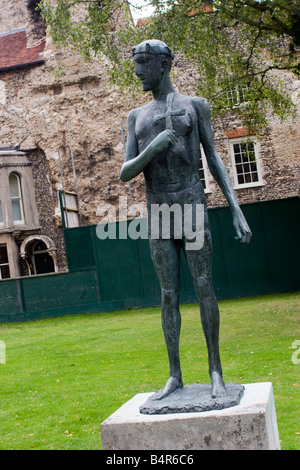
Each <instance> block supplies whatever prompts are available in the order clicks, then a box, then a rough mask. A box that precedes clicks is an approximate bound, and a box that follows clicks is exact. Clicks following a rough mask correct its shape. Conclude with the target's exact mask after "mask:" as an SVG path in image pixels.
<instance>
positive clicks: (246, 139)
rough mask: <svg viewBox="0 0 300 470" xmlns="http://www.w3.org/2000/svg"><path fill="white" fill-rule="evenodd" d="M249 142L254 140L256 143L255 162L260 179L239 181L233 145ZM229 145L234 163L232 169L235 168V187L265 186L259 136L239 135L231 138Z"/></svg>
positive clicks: (232, 162)
mask: <svg viewBox="0 0 300 470" xmlns="http://www.w3.org/2000/svg"><path fill="white" fill-rule="evenodd" d="M247 142H253V144H254V153H255V163H256V169H257V177H258V181H253V182H251V183H239V181H238V173H237V168H236V161H235V153H234V148H233V146H234V144H242V143H247ZM229 147H230V157H231V164H232V170H233V182H234V189H242V188H253V187H257V186H264V182H263V179H262V171H261V161H260V151H259V144H258V142H257V138H256V137H255V136H247V137H237V138H234V139H230V140H229Z"/></svg>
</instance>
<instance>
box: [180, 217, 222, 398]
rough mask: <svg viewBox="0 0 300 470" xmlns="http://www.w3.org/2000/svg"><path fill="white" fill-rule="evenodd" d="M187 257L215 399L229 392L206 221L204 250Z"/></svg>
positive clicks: (188, 253) (192, 251)
mask: <svg viewBox="0 0 300 470" xmlns="http://www.w3.org/2000/svg"><path fill="white" fill-rule="evenodd" d="M185 255H186V259H187V262H188V265H189V268H190V272H191V275H192V278H193V282H194V287H195V291H196V294H197V297H198V300H199V304H200V315H201V322H202V327H203V331H204V336H205V339H206V344H207V351H208V362H209V374H210V378H211V383H212V396H213V397H216V396H222V395H225V394H226V390H225V385H224V382H223V378H222V367H221V360H220V354H219V323H220V315H219V308H218V303H217V299H216V296H215V292H214V289H213V285H212V242H211V234H210V230H209V226H208V222H207V219H206V230H205V236H204V245H203V247H202V248H201V249H200V250H185Z"/></svg>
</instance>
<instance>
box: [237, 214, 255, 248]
mask: <svg viewBox="0 0 300 470" xmlns="http://www.w3.org/2000/svg"><path fill="white" fill-rule="evenodd" d="M233 225H234V228H235V231H236V234H237V236H236V237H235V239H236V240H238V241H239V242H240V243H243V244H245V243H249V242H250V240H251V237H252V233H251V230H250V228H249V225H248V224H247V221H246V219H245V217H244V214H243V213H242V211H241V210H238V211H237V212H236V213H235V214H234V215H233Z"/></svg>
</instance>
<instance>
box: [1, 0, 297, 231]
mask: <svg viewBox="0 0 300 470" xmlns="http://www.w3.org/2000/svg"><path fill="white" fill-rule="evenodd" d="M0 3H1V6H2V5H3V4H4V3H5V5H6V6H7V10H5V17H4V21H3V17H1V22H0V28H1V29H0V32H1V31H2V32H4V31H5V30H8V29H12V28H13V27H14V28H15V27H21V26H27V27H28V28H29V29H30V28H31V30H32V16H31V15H30V12H29V11H28V10H27V6H26V2H23V1H20V0H13V1H11V2H8V1H7V0H2V1H1V2H0ZM24 8H25V10H24ZM1 12H2V9H1ZM25 23H26V24H25ZM39 31H42V27H41V28H40V30H39ZM36 34H37V33H36ZM44 57H45V64H44V65H39V66H31V67H27V68H26V69H14V70H11V71H7V72H0V146H12V145H17V144H19V145H20V148H21V150H28V151H32V152H33V153H32V155H34V158H35V159H36V160H35V161H34V165H35V175H36V178H37V180H39V183H38V187H41V188H43V187H44V186H45V187H46V188H47V191H48V192H49V197H47V198H46V197H44V199H43V203H42V202H41V204H40V207H39V211H41V213H42V212H43V208H42V206H43V204H46V205H47V211H48V212H49V215H47V217H46V216H45V217H46V218H45V220H46V219H47V223H46V224H45V225H47V226H48V227H50V225H51V223H53V220H55V225H54V226H53V227H55V228H54V229H53V230H54V231H55V230H56V229H57V225H59V223H60V219H59V207H58V199H57V190H58V189H60V188H61V183H60V172H59V161H58V149H59V150H60V153H61V156H62V164H63V175H64V182H65V187H66V189H67V190H74V180H73V171H72V164H71V159H70V146H69V135H68V123H69V127H70V131H71V138H72V148H73V154H74V161H75V167H76V173H77V185H78V190H79V204H80V211H81V213H82V219H83V223H84V224H93V223H97V222H98V221H99V217H97V215H96V212H97V207H98V206H99V204H101V203H112V204H115V205H116V208H117V209H118V197H119V196H120V195H123V196H125V195H127V196H128V197H129V193H128V184H124V183H122V182H121V181H120V180H119V173H120V168H121V165H122V162H123V159H124V149H123V144H122V135H121V121H122V122H123V124H124V126H126V118H127V115H128V113H129V111H130V109H132V108H133V107H135V106H140V105H141V104H142V103H145V102H147V101H148V100H149V99H150V95H149V94H146V95H143V96H141V97H140V98H139V99H138V100H137V102H133V101H132V100H131V98H130V97H128V96H125V95H124V94H123V93H121V92H120V91H119V90H118V89H116V88H115V87H114V86H112V85H111V84H110V83H109V81H108V76H107V73H106V70H105V62H104V59H103V60H100V59H97V60H96V59H93V60H91V62H89V63H87V62H84V61H83V60H82V59H81V58H80V57H78V55H76V54H75V53H73V52H71V51H67V52H66V51H64V52H62V51H59V50H57V49H56V47H55V46H54V45H53V44H52V41H51V38H50V37H48V36H47V40H46V47H45V52H44ZM58 70H60V71H61V73H60V75H59V76H57V71H58ZM172 74H173V80H174V85H175V87H176V88H177V89H178V90H179V91H180V92H182V93H186V94H190V95H191V94H195V87H194V84H195V79H196V77H197V72H196V70H195V68H194V67H192V65H191V64H190V63H188V62H186V61H184V60H183V59H182V58H181V57H178V58H176V59H175V61H174V67H173V72H172ZM287 86H288V88H289V89H290V92H291V93H293V94H294V96H295V99H297V90H298V91H299V89H300V81H297V80H295V79H294V78H291V77H290V76H289V78H288V80H287ZM241 126H242V125H241V123H240V122H238V121H237V120H236V119H235V117H234V116H233V115H232V114H231V113H228V116H225V118H223V119H222V120H217V122H216V123H214V135H215V139H216V144H217V147H218V150H219V152H220V155H221V157H222V159H223V160H224V163H225V165H226V166H227V168H228V169H229V172H231V160H230V155H229V146H228V139H227V137H226V134H225V131H226V130H227V129H235V128H239V127H241ZM267 131H268V132H265V135H262V136H261V140H260V147H261V158H262V170H263V178H264V181H265V186H262V187H258V188H251V189H249V188H248V189H239V190H237V192H236V194H237V197H238V199H239V201H240V202H241V203H242V202H254V201H261V200H268V199H273V198H275V199H276V198H286V197H290V196H295V195H297V194H298V181H299V174H298V175H297V174H296V171H297V170H296V167H297V165H299V141H300V130H299V120H298V121H297V122H294V123H293V122H289V123H286V124H284V125H282V124H280V123H278V122H276V121H272V120H270V127H269V129H268V130H267ZM38 156H39V158H40V160H39V158H38ZM41 156H43V157H41ZM42 161H43V163H42ZM39 165H40V166H39ZM39 171H40V172H41V173H43V178H40V179H39ZM46 173H47V175H46ZM210 188H211V192H210V193H209V194H208V195H207V200H208V204H209V206H210V207H214V206H220V205H225V204H226V202H225V200H224V197H223V195H222V193H221V191H220V190H219V188H218V187H217V185H216V184H215V183H214V182H213V181H211V182H210ZM132 192H133V199H134V202H135V203H137V202H139V201H141V200H144V192H143V178H142V176H141V175H140V176H139V177H137V178H135V180H134V181H133V182H132ZM37 199H38V198H37ZM41 201H42V199H41ZM51 230H52V229H51ZM53 230H52V232H51V233H52V238H53V237H54V235H53ZM49 231H50V228H49ZM49 236H51V235H49Z"/></svg>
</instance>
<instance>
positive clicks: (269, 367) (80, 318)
mask: <svg viewBox="0 0 300 470" xmlns="http://www.w3.org/2000/svg"><path fill="white" fill-rule="evenodd" d="M219 306H220V312H221V332H220V337H221V340H220V347H221V357H222V364H223V372H224V379H225V381H226V382H236V383H252V382H269V381H271V382H272V383H273V390H274V395H275V405H276V412H277V420H278V427H279V436H280V439H281V446H282V449H290V450H292V449H300V442H299V438H300V429H299V422H300V419H299V414H300V412H299V409H300V397H299V372H300V364H294V363H293V362H292V354H293V353H294V352H295V350H293V349H292V343H293V342H294V341H295V340H297V339H298V340H300V328H299V313H300V305H299V295H297V294H283V295H276V296H266V297H259V298H251V299H238V300H232V301H222V302H220V303H219ZM181 313H182V334H181V362H182V369H183V379H184V383H185V384H191V383H195V382H202V383H209V377H208V372H207V369H208V368H207V353H206V347H205V342H204V337H203V333H202V329H201V327H200V320H199V313H198V306H197V305H185V306H182V308H181ZM0 340H2V341H4V342H5V345H6V363H5V364H0V380H1V386H0V449H2V450H3V449H19V450H20V449H41V450H42V449H45V450H48V449H101V435H100V423H101V422H102V421H103V420H104V419H106V418H107V417H108V416H109V415H110V414H111V413H113V412H114V411H115V410H116V409H118V408H119V407H120V406H121V405H122V404H123V403H125V402H126V401H127V400H129V399H130V398H131V397H132V396H134V395H135V394H136V393H140V392H151V391H155V390H157V389H159V388H162V387H163V385H164V384H165V382H166V380H167V378H168V361H167V353H166V348H165V344H164V340H163V334H162V330H161V324H160V310H159V309H158V308H150V309H143V310H130V311H125V312H115V313H109V314H93V315H84V314H82V315H75V316H67V317H60V318H54V319H45V320H39V321H34V322H26V323H11V324H9V323H7V324H1V325H0Z"/></svg>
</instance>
